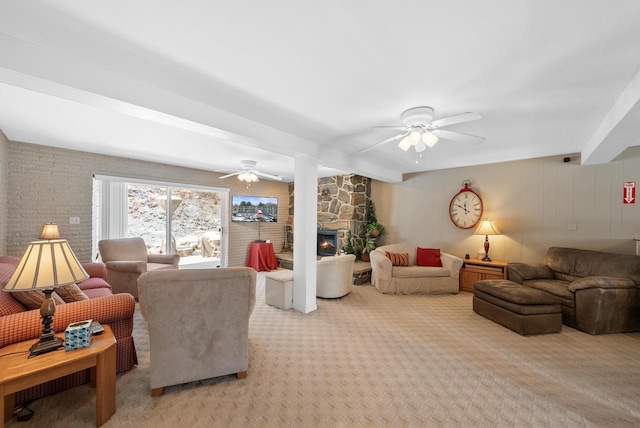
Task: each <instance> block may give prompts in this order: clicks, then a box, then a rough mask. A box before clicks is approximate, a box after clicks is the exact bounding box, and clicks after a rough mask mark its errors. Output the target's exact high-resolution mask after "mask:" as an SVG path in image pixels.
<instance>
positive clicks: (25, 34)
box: [0, 0, 640, 182]
mask: <svg viewBox="0 0 640 428" xmlns="http://www.w3.org/2000/svg"><path fill="white" fill-rule="evenodd" d="M0 100H1V101H0V129H1V130H3V131H4V133H5V134H6V135H7V137H8V138H9V139H10V140H14V141H25V142H30V143H35V144H43V145H51V146H57V147H64V148H70V149H75V150H84V151H89V152H96V153H103V154H109V155H117V156H125V157H130V158H136V159H143V160H149V161H159V162H164V163H170V164H176V165H183V166H190V167H195V168H201V169H206V170H234V169H238V168H239V165H240V160H242V159H252V160H255V161H257V162H258V169H259V170H261V171H263V172H266V173H269V174H276V175H281V176H283V177H284V178H285V179H286V180H288V181H290V180H292V179H293V174H294V167H295V161H294V157H295V156H296V155H310V156H314V157H317V158H318V160H319V165H320V174H321V175H331V174H334V173H338V172H355V173H359V174H362V175H366V176H369V177H373V178H377V179H381V180H385V181H391V182H393V181H400V180H401V179H402V174H404V173H410V172H417V171H428V170H434V169H441V168H452V167H459V166H466V165H476V164H483V163H490V162H498V161H507V160H515V159H523V158H530V157H541V156H549V155H559V154H568V153H581V159H582V162H583V163H601V162H609V161H610V160H612V159H613V158H615V157H616V156H618V155H619V154H620V153H621V152H622V151H623V150H624V149H625V148H626V147H629V146H635V145H640V120H638V117H639V116H640V103H639V102H638V100H640V2H638V1H637V0H616V1H615V2H605V1H604V0H563V1H557V0H542V1H540V0H527V1H525V0H483V1H481V2H479V1H474V0H449V1H446V2H444V1H424V0H423V1H419V0H394V1H383V0H377V1H364V0H352V1H345V0H342V1H339V0H325V1H323V2H308V1H299V0H274V1H269V2H259V1H249V0H236V1H234V2H226V1H224V2H223V1H206V0H191V1H189V2H184V1H178V0H173V1H170V0H165V1H152V0H147V1H141V0H127V1H125V0H109V1H103V2H87V1H80V0H66V1H64V2H61V1H54V0H51V1H45V0H37V1H36V0H33V1H28V2H25V1H22V0H3V1H2V3H1V4H0ZM421 105H428V106H431V107H433V108H434V109H435V118H436V119H438V118H442V117H446V116H450V115H453V114H456V113H461V112H467V111H472V112H476V113H479V114H481V115H482V119H481V120H478V121H474V122H468V123H465V124H459V125H453V126H451V127H449V128H447V129H449V130H455V131H460V132H465V133H469V134H474V135H479V136H483V137H486V138H487V141H486V142H485V143H484V144H483V145H482V146H479V147H473V146H465V145H463V144H461V143H454V142H450V141H445V140H441V141H440V142H438V144H437V145H436V146H435V147H434V148H432V149H428V150H427V151H426V152H425V157H424V158H423V159H421V160H420V161H419V162H417V163H416V157H415V153H414V152H412V151H409V152H407V153H405V152H403V151H401V150H400V149H398V148H397V146H396V143H389V144H386V145H384V146H380V147H378V148H375V149H373V150H370V151H368V152H366V153H363V154H358V151H359V150H361V149H363V148H365V147H368V146H371V145H373V144H375V143H377V142H379V141H382V140H384V139H386V138H388V137H391V136H393V135H394V133H395V131H389V130H383V129H372V127H375V126H378V125H400V114H401V113H402V112H403V111H404V110H406V109H408V108H411V107H416V106H421ZM325 166H326V167H330V168H332V169H329V168H325Z"/></svg>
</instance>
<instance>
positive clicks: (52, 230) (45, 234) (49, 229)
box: [40, 223, 60, 239]
mask: <svg viewBox="0 0 640 428" xmlns="http://www.w3.org/2000/svg"><path fill="white" fill-rule="evenodd" d="M58 238H60V232H58V225H57V224H55V223H46V224H45V225H44V227H43V228H42V232H40V239H58Z"/></svg>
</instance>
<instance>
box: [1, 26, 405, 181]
mask: <svg viewBox="0 0 640 428" xmlns="http://www.w3.org/2000/svg"><path fill="white" fill-rule="evenodd" d="M0 52H3V55H2V56H0V82H3V83H6V84H9V85H14V86H18V87H21V88H24V89H29V90H33V91H37V92H40V93H44V94H48V95H51V96H55V97H60V98H63V99H67V100H71V101H75V102H78V103H82V104H85V105H89V106H93V107H98V108H102V109H106V110H109V111H112V112H116V113H119V114H123V115H128V116H131V117H135V118H138V119H143V120H148V121H153V122H156V123H159V124H162V125H166V126H171V127H176V128H180V129H184V130H188V131H191V132H196V133H200V134H202V135H207V136H210V137H213V138H215V139H217V140H221V141H225V142H227V143H235V144H241V145H245V146H249V147H255V148H259V149H262V150H267V151H270V152H273V153H277V154H280V155H283V156H295V155H297V154H306V155H310V156H313V157H315V158H318V159H320V160H321V161H322V163H323V164H324V165H326V166H329V167H332V168H336V169H340V170H344V171H349V172H353V173H357V174H360V175H364V176H367V177H370V178H375V179H378V180H381V181H386V182H398V181H402V175H401V174H400V173H398V172H395V171H393V170H391V169H389V168H387V167H385V166H383V165H377V164H372V163H371V162H362V161H355V162H353V161H351V160H350V159H349V155H347V154H346V153H343V152H339V151H335V150H334V151H332V153H331V156H326V154H325V155H323V154H322V152H323V148H322V147H321V146H320V145H319V144H318V143H316V142H313V141H310V140H308V139H304V138H301V137H298V136H296V135H293V134H291V133H288V132H284V131H282V130H279V129H276V128H274V127H271V126H268V125H266V124H263V123H260V122H258V121H256V120H251V119H249V118H246V117H243V116H242V115H241V114H238V113H234V112H230V111H227V110H224V109H223V108H221V107H219V106H215V105H213V104H212V103H209V102H207V101H208V99H207V96H208V97H209V98H215V96H214V95H215V94H212V93H208V94H207V95H202V98H200V99H196V98H194V97H193V96H192V95H191V94H190V93H189V91H188V90H187V89H185V87H186V86H185V85H184V84H183V85H180V84H178V83H176V84H175V85H174V86H167V82H171V81H174V82H180V81H181V80H180V77H179V76H175V79H170V77H171V76H167V75H165V74H166V72H165V74H162V75H158V76H156V78H157V79H158V82H154V76H153V75H151V74H150V75H148V76H147V78H145V79H141V78H140V77H138V76H129V75H125V74H123V73H121V72H114V71H112V70H110V69H107V68H105V67H104V66H100V65H96V64H94V63H93V62H91V61H85V60H83V59H81V58H79V57H78V56H74V55H64V54H61V53H60V52H55V51H53V50H52V49H47V48H45V47H43V46H40V45H37V44H34V43H30V42H27V41H25V40H21V39H17V38H14V37H10V36H7V35H6V34H2V33H0ZM137 69H138V70H140V69H144V67H142V66H139V67H138V68H137ZM156 69H157V68H156ZM158 72H159V73H162V71H158ZM156 83H157V84H156ZM190 89H194V88H190ZM201 92H205V91H201ZM347 166H348V168H347Z"/></svg>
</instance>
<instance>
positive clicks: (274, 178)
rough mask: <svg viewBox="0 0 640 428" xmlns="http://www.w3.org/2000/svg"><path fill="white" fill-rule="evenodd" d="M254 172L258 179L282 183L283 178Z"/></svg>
mask: <svg viewBox="0 0 640 428" xmlns="http://www.w3.org/2000/svg"><path fill="white" fill-rule="evenodd" d="M252 172H253V173H254V174H255V175H257V176H258V177H263V178H268V179H270V180H277V181H282V177H279V176H277V175H271V174H265V173H264V172H260V171H252Z"/></svg>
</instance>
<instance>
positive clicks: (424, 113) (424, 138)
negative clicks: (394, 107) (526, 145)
mask: <svg viewBox="0 0 640 428" xmlns="http://www.w3.org/2000/svg"><path fill="white" fill-rule="evenodd" d="M481 117H482V116H480V115H479V114H478V113H470V112H467V113H460V114H456V115H453V116H449V117H445V118H442V119H438V120H433V109H432V108H431V107H414V108H411V109H409V110H406V111H405V112H404V113H402V115H401V116H400V120H401V122H402V125H401V126H376V128H386V129H397V130H399V131H400V134H398V135H396V136H394V137H391V138H388V139H386V140H384V141H380V142H379V143H376V144H373V145H372V146H369V147H365V148H364V149H361V150H359V151H358V153H364V152H367V151H369V150H372V149H375V148H376V147H379V146H382V145H384V144H387V143H390V142H392V141H397V140H401V141H400V144H398V147H400V148H401V149H402V150H404V151H405V152H406V151H407V150H409V149H410V148H411V147H414V148H415V150H416V152H417V153H421V152H423V151H425V150H426V149H427V147H433V146H434V145H435V144H436V143H437V142H438V140H439V139H440V138H442V139H443V140H451V141H457V142H460V143H464V144H472V145H478V144H482V143H484V142H485V141H486V138H484V137H478V136H475V135H469V134H463V133H460V132H454V131H448V130H446V129H440V128H442V127H445V126H449V125H455V124H458V123H464V122H470V121H472V120H478V119H480V118H481Z"/></svg>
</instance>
